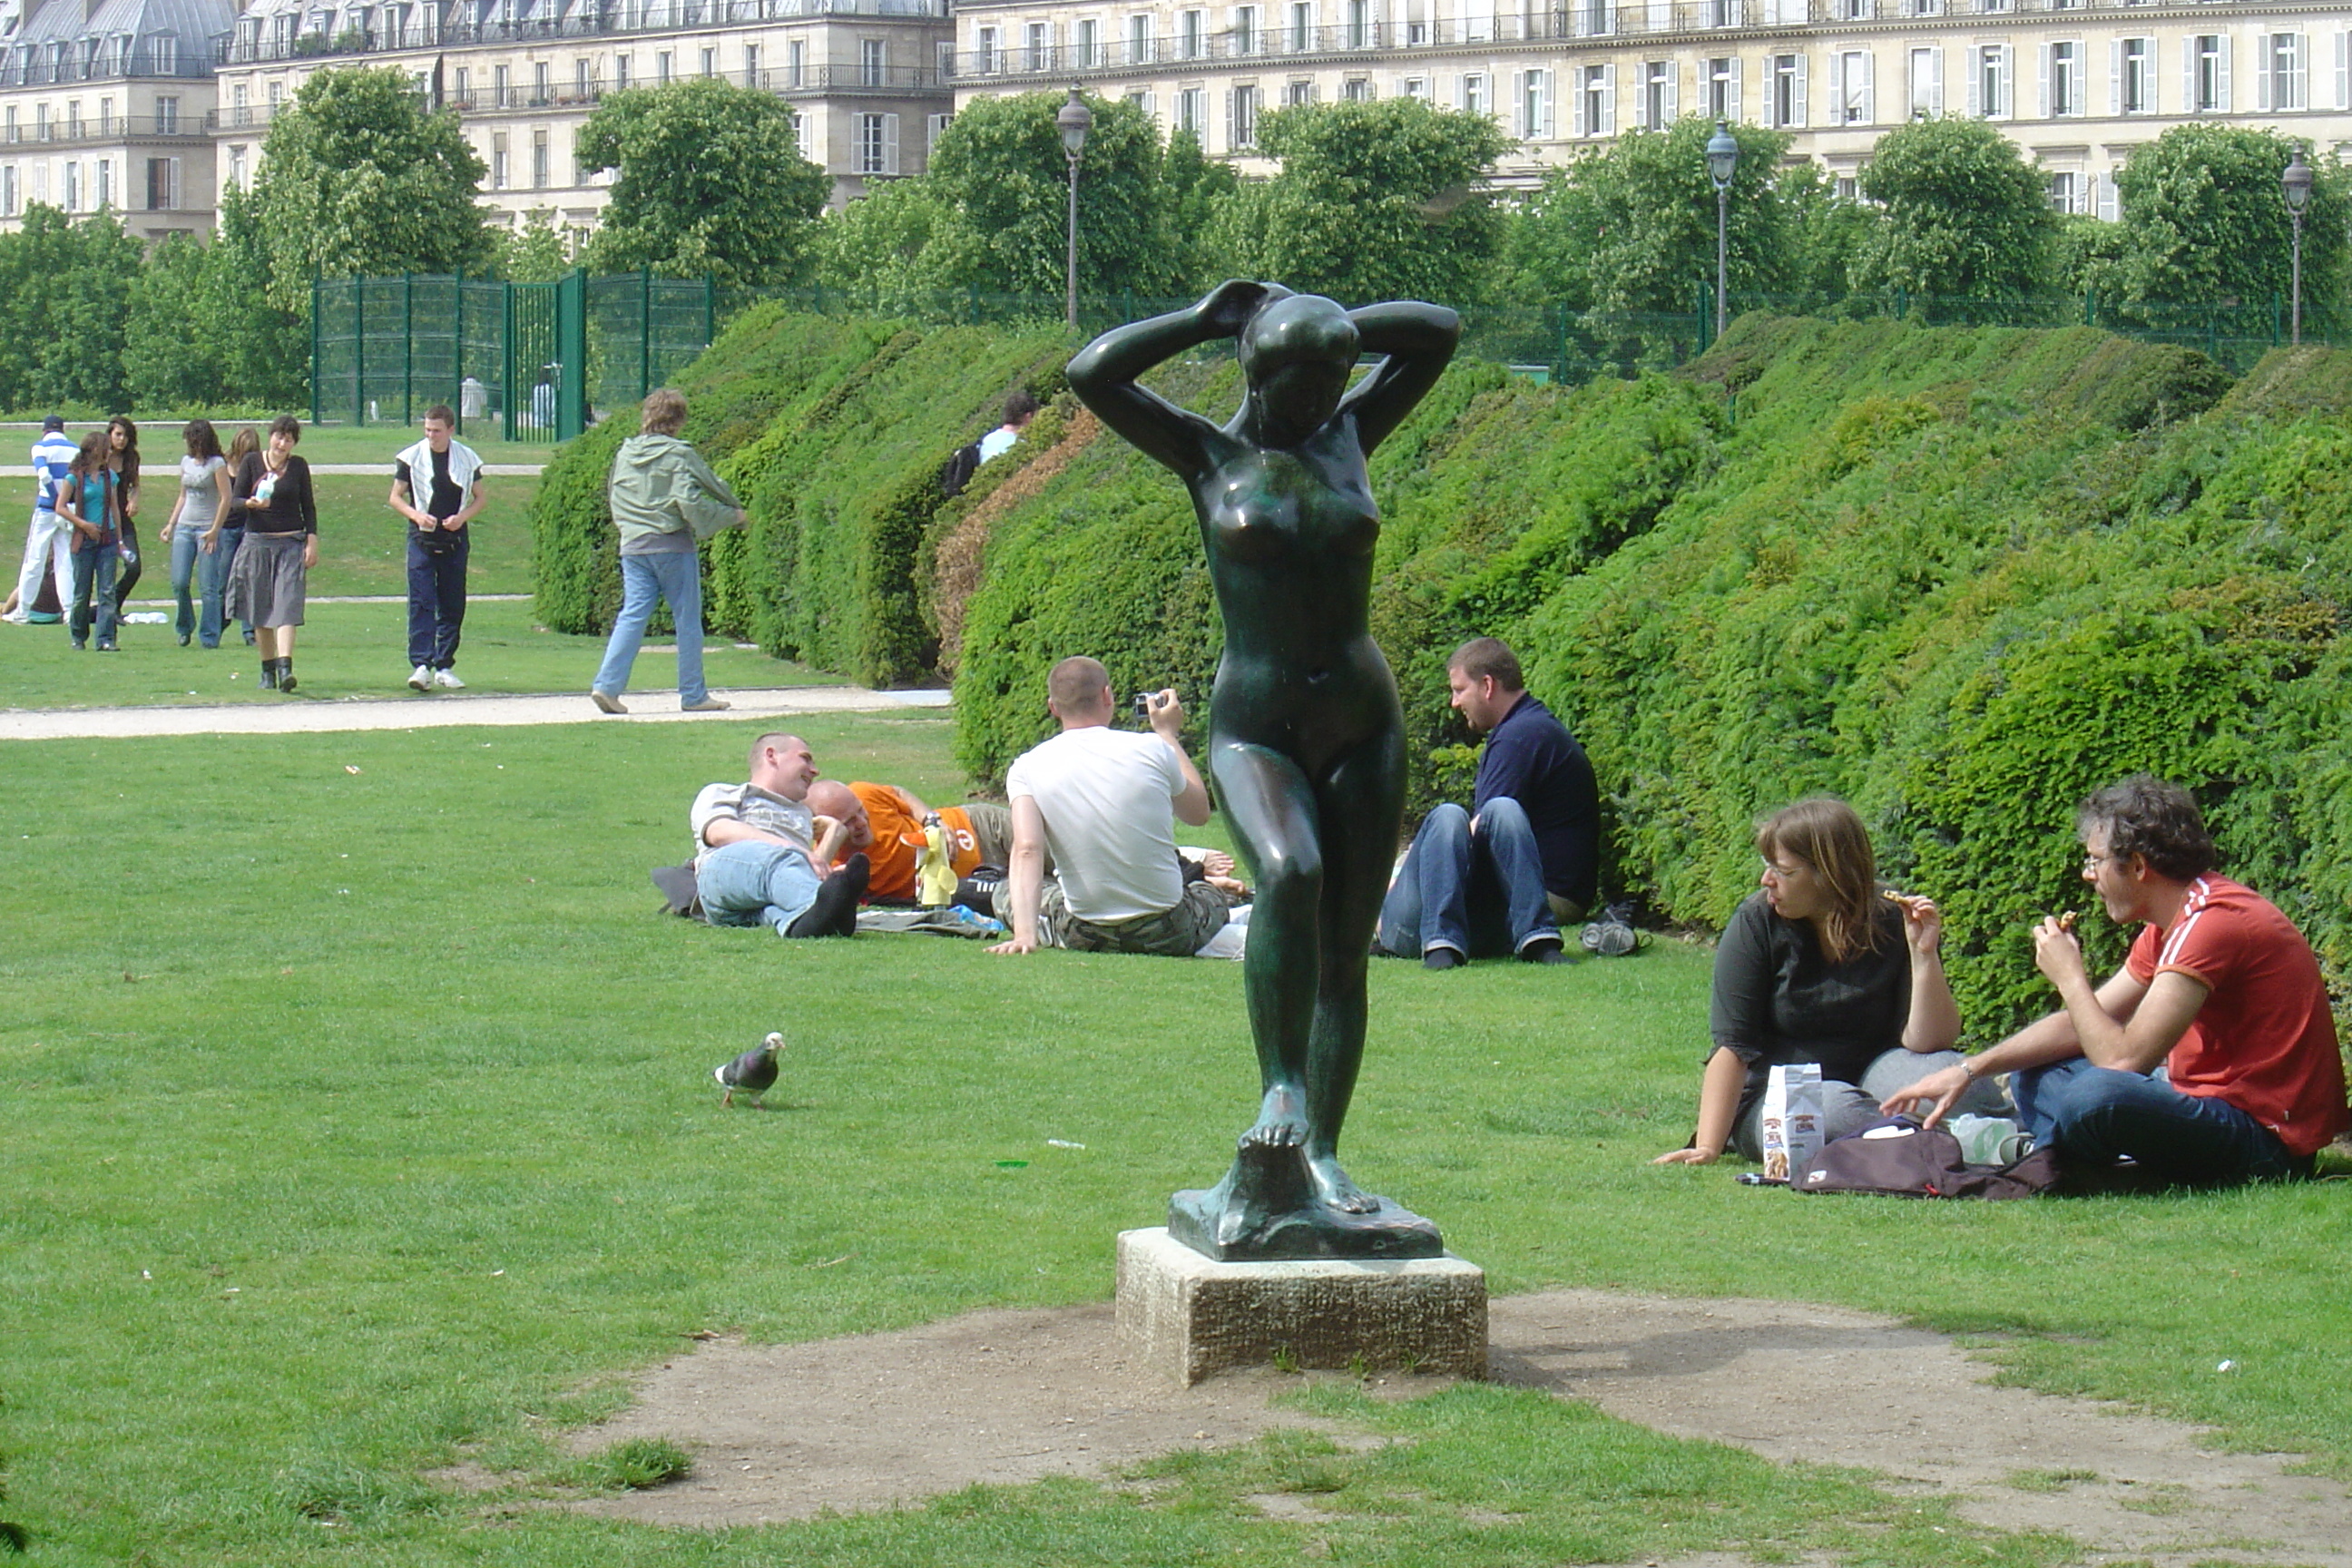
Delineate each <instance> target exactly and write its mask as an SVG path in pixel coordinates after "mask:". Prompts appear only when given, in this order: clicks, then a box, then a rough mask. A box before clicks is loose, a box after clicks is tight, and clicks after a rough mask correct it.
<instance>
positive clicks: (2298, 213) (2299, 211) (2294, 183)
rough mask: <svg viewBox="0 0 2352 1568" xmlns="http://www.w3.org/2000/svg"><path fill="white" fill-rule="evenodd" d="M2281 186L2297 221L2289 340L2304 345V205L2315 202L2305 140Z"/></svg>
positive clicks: (2289, 213)
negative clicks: (2304, 153) (2304, 155)
mask: <svg viewBox="0 0 2352 1568" xmlns="http://www.w3.org/2000/svg"><path fill="white" fill-rule="evenodd" d="M2279 189H2280V190H2281V191H2283V192H2284V193H2285V195H2286V216H2287V217H2288V218H2289V219H2290V220H2291V221H2293V223H2294V291H2293V292H2292V293H2291V294H2290V295H2289V299H2290V300H2292V301H2293V303H2292V304H2291V306H2290V310H2291V312H2292V313H2291V314H2290V315H2289V317H2288V320H2289V321H2292V322H2293V323H2294V325H2293V328H2292V330H2291V331H2290V332H2289V335H2288V341H2289V342H2291V343H2293V344H2294V346H2295V347H2297V348H2300V347H2302V346H2303V209H2304V208H2305V207H2306V206H2309V205H2311V165H2310V164H2308V163H2305V162H2304V161H2303V144H2302V143H2301V142H2297V143H2295V149H2294V157H2292V158H2290V159H2288V160H2287V165H2286V173H2284V174H2281V175H2280V176H2279Z"/></svg>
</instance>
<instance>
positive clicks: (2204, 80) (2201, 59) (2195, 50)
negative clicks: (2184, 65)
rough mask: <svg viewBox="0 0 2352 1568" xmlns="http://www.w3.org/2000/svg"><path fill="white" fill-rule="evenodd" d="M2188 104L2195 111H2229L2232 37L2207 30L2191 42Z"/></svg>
mask: <svg viewBox="0 0 2352 1568" xmlns="http://www.w3.org/2000/svg"><path fill="white" fill-rule="evenodd" d="M2229 108H2230V40H2229V39H2228V38H2227V37H2224V36H2222V35H2221V34H2218V33H2208V34H2206V35H2205V36H2204V37H2200V38H2197V39H2195V40H2193V41H2192V42H2191V43H2190V44H2189V110H2191V111H2192V112H2198V113H2203V112H2210V111H2213V110H2220V111H2221V112H2223V113H2226V112H2228V110H2229Z"/></svg>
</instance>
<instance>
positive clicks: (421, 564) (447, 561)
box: [408, 529, 474, 669]
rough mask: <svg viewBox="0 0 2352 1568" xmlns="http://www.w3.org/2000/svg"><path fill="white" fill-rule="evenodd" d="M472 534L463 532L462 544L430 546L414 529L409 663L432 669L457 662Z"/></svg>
mask: <svg viewBox="0 0 2352 1568" xmlns="http://www.w3.org/2000/svg"><path fill="white" fill-rule="evenodd" d="M473 549H474V540H473V536H472V534H470V533H466V532H461V533H459V534H458V535H457V540H456V547H455V548H454V549H452V548H449V547H447V545H446V542H445V544H444V547H443V548H442V549H440V550H437V551H434V550H427V549H425V536H424V535H423V534H420V533H418V532H417V531H415V529H411V530H410V531H409V533H408V662H409V663H411V664H421V665H424V666H425V668H428V669H446V668H449V667H450V666H451V665H453V664H456V663H457V634H458V633H459V632H460V631H462V630H463V629H464V628H465V625H466V557H467V556H468V555H470V554H471V553H473Z"/></svg>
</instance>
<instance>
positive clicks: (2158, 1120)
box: [1886, 773, 2352, 1186]
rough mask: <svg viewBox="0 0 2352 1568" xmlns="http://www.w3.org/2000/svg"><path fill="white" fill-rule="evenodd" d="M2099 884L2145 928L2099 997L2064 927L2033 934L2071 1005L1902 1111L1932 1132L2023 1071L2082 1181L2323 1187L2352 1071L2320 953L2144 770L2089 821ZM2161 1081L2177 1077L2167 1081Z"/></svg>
mask: <svg viewBox="0 0 2352 1568" xmlns="http://www.w3.org/2000/svg"><path fill="white" fill-rule="evenodd" d="M2075 830H2076V832H2077V833H2078V835H2079V836H2080V837H2081V838H2082V841H2083V850H2084V861H2083V880H2084V881H2085V882H2088V883H2089V884H2091V886H2092V888H2093V889H2095V891H2096V892H2097V894H2098V897H2099V903H2100V905H2101V906H2102V907H2103V908H2104V909H2105V911H2106V915H2107V918H2108V919H2109V920H2111V921H2115V922H2116V924H2118V925H2130V924H2133V923H2135V922H2137V923H2138V924H2139V926H2140V930H2139V933H2138V935H2137V937H2135V938H2134V939H2133V942H2132V945H2131V950H2130V952H2128V953H2127V954H2126V956H2125V959H2124V965H2123V967H2122V968H2121V969H2118V970H2117V971H2116V973H2114V974H2113V975H2111V976H2109V977H2108V979H2107V981H2106V983H2105V984H2102V985H2099V986H2097V987H2094V986H2093V985H2092V984H2091V979H2090V974H2089V972H2088V971H2087V970H2086V969H2085V967H2084V963H2083V950H2082V946H2081V944H2080V943H2079V942H2077V941H2076V940H2075V937H2074V931H2072V929H2071V926H2072V923H2073V922H2072V921H2070V920H2068V919H2067V918H2066V917H2064V916H2058V917H2054V918H2052V919H2047V920H2044V921H2042V922H2041V923H2040V924H2038V925H2036V926H2035V927H2034V928H2033V963H2034V967H2035V968H2037V969H2039V970H2041V971H2042V973H2043V974H2044V975H2045V976H2047V977H2048V978H2049V981H2050V983H2051V984H2052V985H2053V986H2055V987H2056V988H2057V991H2058V997H2059V1000H2060V1002H2061V1003H2062V1004H2063V1005H2062V1006H2061V1007H2060V1009H2059V1010H2058V1011H2057V1012H2054V1013H2052V1014H2050V1015H2049V1016H2046V1017H2043V1018H2041V1019H2039V1020H2037V1021H2035V1022H2034V1023H2032V1024H2029V1025H2027V1026H2025V1027H2024V1028H2022V1029H2021V1030H2019V1031H2018V1032H2017V1033H2016V1034H2014V1035H2011V1036H2010V1037H2009V1038H2007V1039H2005V1040H2002V1041H2001V1042H2000V1043H1999V1044H1998V1045H1995V1046H1994V1047H1991V1048H1990V1049H1989V1050H1987V1051H1984V1052H1983V1053H1981V1054H1980V1055H1978V1056H1974V1057H1970V1058H1967V1059H1966V1060H1964V1061H1961V1062H1959V1063H1957V1064H1955V1065H1953V1066H1950V1067H1948V1068H1944V1069H1943V1070H1941V1071H1939V1072H1937V1073H1936V1074H1934V1075H1933V1076H1931V1077H1929V1078H1927V1079H1923V1080H1921V1081H1920V1082H1917V1083H1915V1084H1911V1085H1909V1086H1908V1087H1906V1088H1905V1089H1902V1090H1900V1091H1899V1092H1897V1093H1895V1094H1891V1095H1889V1096H1887V1097H1886V1109H1888V1110H1915V1111H1916V1110H1919V1109H1921V1108H1923V1107H1924V1108H1926V1110H1927V1115H1926V1117H1925V1120H1926V1121H1927V1123H1928V1124H1929V1125H1930V1126H1932V1125H1934V1124H1935V1123H1936V1122H1937V1121H1941V1120H1942V1119H1943V1118H1944V1116H1945V1115H1946V1114H1947V1113H1948V1111H1950V1110H1952V1109H1953V1107H1954V1106H1955V1105H1956V1104H1958V1103H1959V1102H1960V1100H1961V1099H1962V1097H1963V1096H1965V1095H1966V1094H1967V1093H1968V1091H1969V1089H1970V1087H1971V1086H1972V1085H1973V1084H1975V1083H1977V1082H1979V1081H1980V1080H1982V1079H1987V1078H1990V1076H1992V1075H1993V1074H1995V1073H2002V1072H2007V1073H2014V1074H2015V1075H2016V1077H2015V1079H2013V1081H2012V1091H2013V1092H2014V1094H2015V1096H2016V1099H2017V1109H2018V1115H2019V1119H2020V1120H2021V1121H2023V1122H2024V1123H2025V1127H2026V1131H2029V1132H2030V1133H2032V1136H2033V1139H2034V1142H2035V1143H2036V1145H2037V1146H2054V1147H2055V1148H2056V1149H2057V1151H2058V1154H2059V1158H2060V1159H2061V1160H2062V1161H2063V1162H2064V1163H2066V1164H2067V1165H2069V1166H2070V1167H2080V1168H2081V1169H2083V1170H2085V1171H2100V1170H2105V1169H2111V1168H2113V1167H2114V1166H2115V1165H2116V1162H2117V1161H2119V1160H2123V1159H2129V1160H2130V1161H2131V1162H2132V1163H2134V1164H2135V1165H2137V1167H2138V1169H2139V1172H2140V1173H2142V1174H2144V1175H2146V1176H2147V1177H2148V1178H2150V1179H2152V1180H2155V1181H2158V1182H2162V1183H2167V1184H2181V1185H2197V1186H2226V1185H2234V1184H2238V1183H2242V1182H2248V1181H2260V1180H2266V1179H2278V1178H2284V1177H2296V1176H2307V1175H2309V1174H2310V1173H2311V1170H2312V1163H2313V1156H2314V1155H2315V1154H2316V1153H2317V1152H2319V1151H2320V1150H2321V1149H2322V1148H2324V1147H2326V1145H2327V1143H2328V1142H2331V1141H2332V1140H2333V1139H2334V1138H2335V1137H2336V1135H2337V1134H2338V1133H2340V1132H2342V1131H2344V1130H2345V1129H2346V1127H2347V1126H2352V1110H2347V1108H2346V1105H2345V1081H2344V1059H2343V1057H2342V1056H2341V1054H2340V1053H2339V1052H2338V1051H2337V1048H2336V1020H2335V1016H2334V1015H2333V1014H2332V1013H2331V1012H2330V1011H2329V1009H2328V1005H2327V987H2326V984H2325V982H2324V981H2323V980H2322V978H2321V975H2320V970H2319V961H2318V959H2317V958H2316V957H2315V956H2314V955H2313V953H2312V951H2311V943H2310V942H2307V941H2306V940H2305V938H2304V934H2303V932H2301V931H2298V930H2296V929H2295V926H2294V922H2293V921H2289V920H2288V919H2287V918H2286V916H2285V915H2284V914H2282V913H2281V912H2280V911H2279V910H2278V909H2277V908H2276V907H2275V906H2274V905H2273V904H2272V903H2271V902H2270V901H2269V900H2266V899H2264V898H2263V897H2262V896H2261V895H2260V894H2258V893H2256V892H2254V891H2253V890H2252V889H2250V888H2247V887H2244V886H2243V885H2242V884H2240V883H2237V882H2233V881H2231V879H2229V878H2227V877H2224V876H2221V874H2220V873H2219V872H2218V871H2217V870H2216V869H2215V868H2216V867H2218V866H2219V865H2220V863H2221V857H2220V854H2219V852H2218V851H2217V850H2216V849H2215V847H2214V845H2213V840H2212V838H2211V837H2210V835H2209V834H2208V833H2207V832H2206V831H2205V821H2204V818H2203V816H2200V814H2199V812H2198V809H2197V802H2196V800H2195V798H2194V797H2193V796H2191V795H2189V792H2188V791H2187V790H2185V789H2183V788H2181V787H2180V786H2179V785H2178V784H2168V783H2166V782H2165V781H2163V780H2161V779H2158V778H2154V777H2151V776H2150V775H2148V774H2147V773H2136V774H2134V775H2133V776H2131V777H2130V778H2127V779H2125V780H2124V781H2123V782H2122V783H2120V784H2111V785H2109V786H2108V787H2107V788H2105V789H2103V790H2100V791H2099V792H2098V793H2096V794H2095V795H2092V796H2091V797H2090V798H2089V799H2087V800H2085V801H2084V803H2083V804H2082V806H2081V807H2080V808H2079V810H2078V811H2077V812H2076V814H2075ZM2159 1068H2161V1069H2162V1076H2158V1070H2159Z"/></svg>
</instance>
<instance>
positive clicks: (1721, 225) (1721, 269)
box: [1706, 120, 1739, 338]
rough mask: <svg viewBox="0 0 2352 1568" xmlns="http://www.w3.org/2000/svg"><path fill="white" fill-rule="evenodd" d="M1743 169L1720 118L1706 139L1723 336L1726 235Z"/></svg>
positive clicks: (1718, 311) (1719, 322)
mask: <svg viewBox="0 0 2352 1568" xmlns="http://www.w3.org/2000/svg"><path fill="white" fill-rule="evenodd" d="M1738 168H1739V143H1738V142H1735V141H1733V140H1732V137H1731V131H1730V128H1729V127H1727V125H1725V124H1724V122H1723V121H1720V120H1718V121H1716V122H1715V134H1714V135H1712V136H1710V137H1708V138H1707V139H1706V173H1707V177H1708V178H1710V179H1712V180H1713V181H1714V182H1715V335H1716V336H1717V337H1718V338H1719V337H1721V336H1723V323H1724V320H1725V307H1726V306H1727V304H1728V303H1729V301H1728V300H1727V299H1726V298H1725V287H1724V286H1725V281H1726V279H1727V267H1726V257H1727V245H1726V237H1727V235H1728V234H1729V232H1730V223H1731V176H1732V174H1734V173H1735V172H1737V171H1738Z"/></svg>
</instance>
